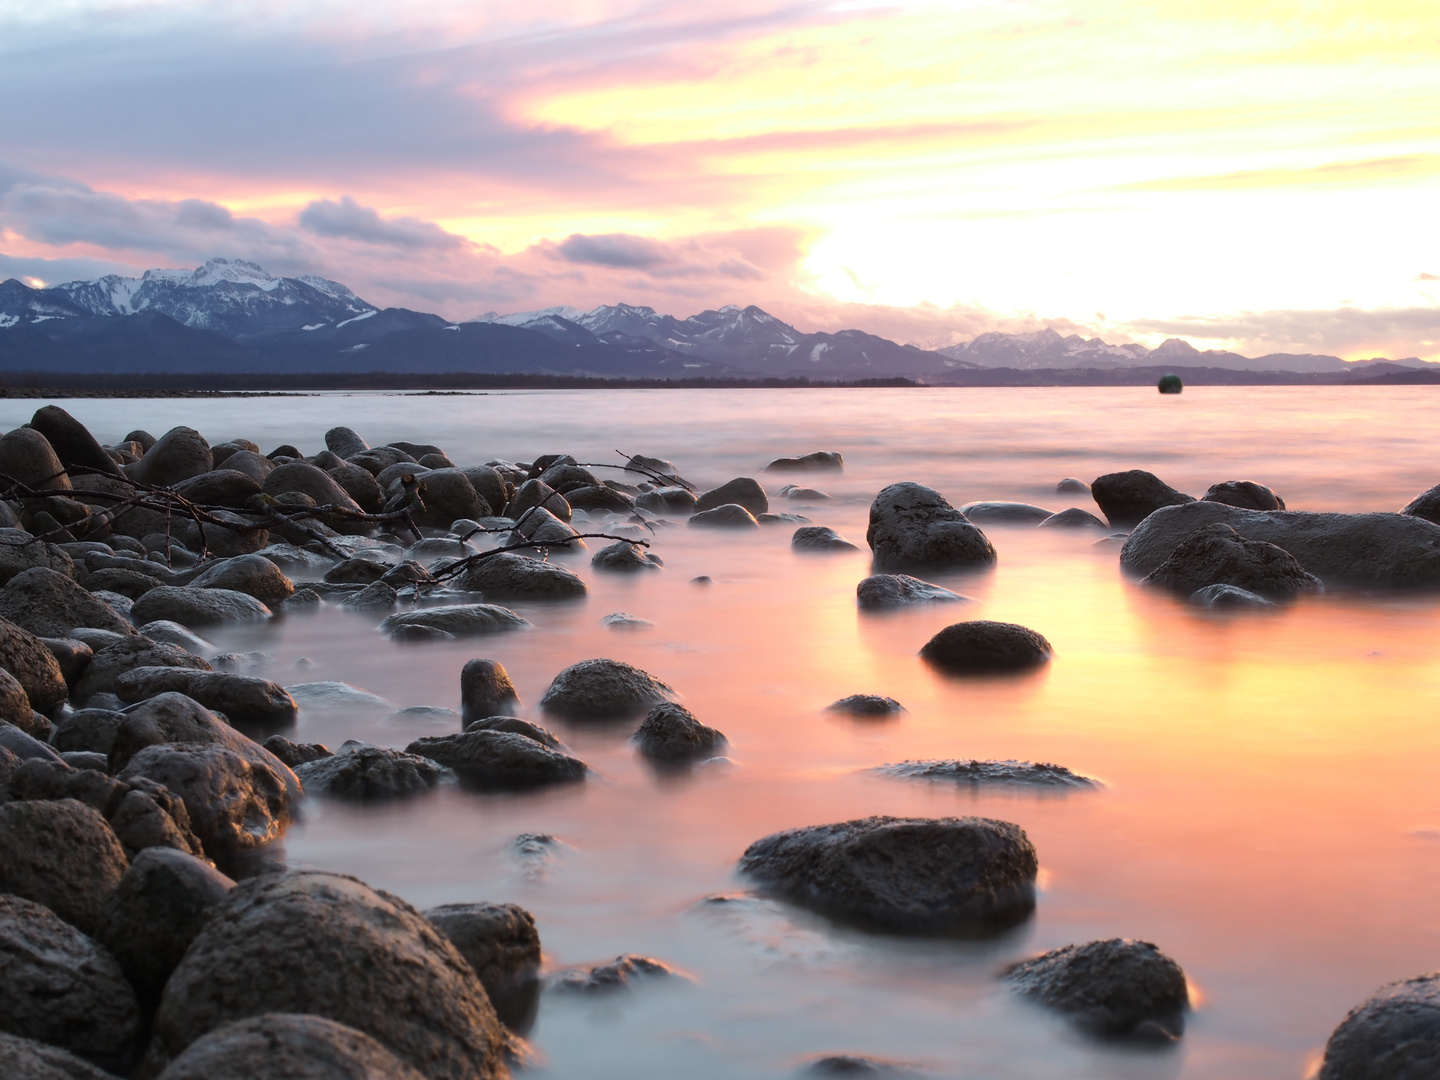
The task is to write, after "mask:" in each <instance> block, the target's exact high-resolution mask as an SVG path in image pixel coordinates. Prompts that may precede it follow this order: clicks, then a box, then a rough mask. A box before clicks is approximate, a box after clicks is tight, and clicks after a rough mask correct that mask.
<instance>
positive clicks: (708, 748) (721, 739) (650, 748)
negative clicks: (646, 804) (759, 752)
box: [635, 701, 726, 762]
mask: <svg viewBox="0 0 1440 1080" xmlns="http://www.w3.org/2000/svg"><path fill="white" fill-rule="evenodd" d="M635 744H636V746H637V747H639V750H640V753H642V754H644V755H645V756H646V757H647V758H650V759H651V760H653V761H659V762H685V761H693V760H695V759H696V758H706V757H714V756H715V755H716V754H719V753H723V752H724V748H725V745H726V739H725V736H724V735H723V734H722V733H721V732H719V731H717V730H716V729H715V728H712V727H706V726H705V725H704V724H702V723H700V721H699V720H697V719H696V718H695V714H694V713H692V712H691V711H690V710H689V709H687V708H685V706H684V705H678V704H676V703H675V702H673V701H662V702H661V703H660V704H659V705H656V706H655V707H654V708H653V709H651V710H650V712H649V713H648V714H647V715H646V717H645V720H644V722H643V723H641V725H640V729H639V730H638V731H637V732H635Z"/></svg>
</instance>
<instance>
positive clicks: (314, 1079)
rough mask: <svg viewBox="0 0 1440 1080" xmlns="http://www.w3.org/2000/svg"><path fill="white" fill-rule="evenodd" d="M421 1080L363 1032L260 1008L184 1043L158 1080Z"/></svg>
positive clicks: (420, 1077) (314, 1017)
mask: <svg viewBox="0 0 1440 1080" xmlns="http://www.w3.org/2000/svg"><path fill="white" fill-rule="evenodd" d="M256 1077H276V1078H280V1077H283V1078H284V1080H423V1077H422V1074H420V1073H419V1072H417V1071H416V1070H415V1069H413V1068H412V1067H411V1066H410V1065H408V1064H406V1063H405V1062H404V1061H401V1060H400V1059H399V1058H398V1057H396V1056H395V1055H394V1054H392V1053H391V1052H390V1051H389V1050H387V1049H386V1048H385V1047H384V1046H382V1045H380V1043H378V1042H376V1041H375V1040H374V1039H372V1038H371V1037H370V1036H369V1035H366V1034H365V1033H364V1032H361V1031H356V1030H355V1029H354V1028H352V1027H348V1026H346V1025H345V1024H337V1023H336V1022H335V1021H333V1020H326V1019H324V1018H323V1017H319V1016H310V1015H306V1014H301V1013H262V1014H261V1015H259V1016H251V1017H247V1018H246V1019H244V1020H235V1021H232V1022H231V1023H228V1024H222V1025H221V1026H220V1027H218V1028H216V1029H215V1030H214V1031H210V1032H206V1033H205V1034H204V1035H202V1036H200V1038H198V1039H196V1040H195V1041H194V1042H193V1043H191V1044H190V1045H189V1046H187V1047H186V1048H185V1050H184V1051H183V1052H182V1053H181V1054H180V1056H179V1057H178V1058H176V1059H175V1060H174V1061H173V1062H171V1063H170V1065H169V1067H167V1068H166V1069H165V1071H164V1072H163V1073H161V1074H160V1077H159V1080H255V1078H256Z"/></svg>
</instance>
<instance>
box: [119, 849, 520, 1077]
mask: <svg viewBox="0 0 1440 1080" xmlns="http://www.w3.org/2000/svg"><path fill="white" fill-rule="evenodd" d="M284 1011H293V1012H301V1011H304V1012H306V1013H309V1014H312V1015H316V1016H322V1017H325V1018H327V1019H330V1020H334V1021H336V1022H337V1023H342V1024H347V1025H349V1026H350V1027H353V1028H355V1029H357V1030H359V1031H364V1032H366V1033H368V1034H369V1035H370V1036H372V1037H373V1038H374V1039H376V1040H377V1041H378V1042H380V1043H381V1044H382V1045H384V1046H386V1047H387V1048H388V1049H389V1050H390V1051H391V1052H393V1053H394V1054H396V1055H397V1056H398V1057H400V1058H401V1059H402V1060H404V1061H406V1062H408V1063H409V1064H411V1065H413V1066H414V1067H415V1068H417V1069H419V1070H422V1071H423V1073H424V1075H425V1076H427V1077H429V1078H430V1080H501V1078H503V1077H504V1076H505V1072H506V1070H505V1067H504V1062H503V1048H504V1035H503V1032H502V1029H501V1027H500V1025H499V1022H498V1021H497V1020H496V1018H495V1012H494V1009H493V1008H492V1007H491V1005H490V1002H489V1000H488V999H487V998H486V995H485V990H484V987H483V986H482V985H481V984H480V980H479V978H478V977H477V976H476V974H475V972H474V970H473V969H472V968H471V967H470V965H469V964H467V963H466V962H465V960H464V958H463V957H461V956H460V954H459V953H458V952H457V951H456V950H455V947H454V946H453V945H451V944H450V943H449V941H447V940H446V939H445V938H444V937H443V936H442V935H441V934H440V933H439V932H438V931H437V930H435V929H434V928H433V927H432V926H431V925H430V924H429V923H428V922H427V921H426V920H425V919H424V918H423V917H422V916H421V915H420V914H419V912H417V911H415V909H414V908H412V907H410V906H409V905H408V904H406V903H405V902H404V901H403V900H401V899H399V898H398V897H395V896H391V895H389V894H388V893H383V892H380V891H378V890H372V889H370V888H369V887H368V886H366V885H364V884H362V883H361V882H359V881H357V880H355V879H354V878H350V877H344V876H341V875H339V874H327V873H320V872H315V871H306V872H289V873H277V874H266V875H263V876H261V877H258V878H252V879H250V880H248V881H244V882H242V883H240V884H239V885H237V886H236V887H235V888H234V889H233V890H232V891H231V893H230V895H229V897H227V899H226V900H225V901H224V902H223V903H222V904H221V905H220V907H219V908H218V909H217V911H216V912H215V915H214V917H212V918H211V919H210V921H209V922H207V923H206V924H205V927H204V929H202V930H201V931H200V934H199V936H198V937H197V938H196V939H195V941H194V943H193V944H192V945H191V946H190V949H189V951H188V952H187V953H186V954H185V958H184V959H183V960H182V961H181V962H180V966H179V967H177V968H176V969H175V973H174V974H173V975H171V977H170V981H169V983H168V984H167V985H166V987H165V994H164V997H163V998H162V999H161V1002H160V1008H159V1011H158V1012H157V1014H156V1017H155V1041H154V1043H153V1044H152V1047H151V1051H150V1053H149V1054H147V1064H149V1065H150V1066H151V1068H152V1070H153V1069H154V1068H155V1067H156V1066H159V1065H162V1064H164V1063H165V1062H166V1059H168V1058H171V1057H175V1056H178V1055H179V1054H180V1052H181V1051H182V1050H184V1048H186V1047H188V1046H189V1045H190V1044H191V1043H193V1042H194V1041H195V1040H196V1039H198V1038H199V1037H200V1036H201V1035H203V1034H204V1033H206V1032H209V1031H213V1030H214V1029H215V1028H217V1027H218V1026H219V1025H221V1024H223V1023H225V1022H226V1021H230V1020H236V1019H242V1018H245V1017H247V1016H254V1015H255V1014H259V1013H265V1012H284ZM331 1075H333V1074H331ZM341 1075H344V1074H341ZM362 1075H363V1074H362ZM382 1075H383V1074H382Z"/></svg>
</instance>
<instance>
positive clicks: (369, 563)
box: [325, 555, 395, 585]
mask: <svg viewBox="0 0 1440 1080" xmlns="http://www.w3.org/2000/svg"><path fill="white" fill-rule="evenodd" d="M394 569H395V564H394V563H392V562H389V561H387V560H385V559H381V558H379V557H377V556H367V555H357V556H355V557H354V558H352V559H346V560H344V561H343V562H339V563H336V564H335V565H334V566H332V567H331V568H330V569H329V570H327V571H325V580H326V581H328V582H329V583H330V584H332V585H369V584H370V583H371V582H373V581H379V580H380V579H381V578H383V577H384V576H385V575H386V574H388V573H389V572H390V571H391V570H394Z"/></svg>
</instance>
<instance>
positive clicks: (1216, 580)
mask: <svg viewBox="0 0 1440 1080" xmlns="http://www.w3.org/2000/svg"><path fill="white" fill-rule="evenodd" d="M1145 584H1147V585H1157V586H1159V587H1160V588H1162V589H1168V590H1169V591H1171V592H1173V593H1176V594H1178V595H1180V596H1184V597H1189V596H1191V595H1192V594H1194V593H1196V592H1198V591H1199V590H1200V589H1203V588H1206V587H1207V586H1210V585H1230V586H1233V587H1235V588H1237V589H1244V590H1245V591H1246V592H1249V593H1253V594H1255V595H1257V596H1262V597H1265V598H1267V599H1271V600H1291V599H1294V598H1295V597H1296V596H1298V595H1299V594H1300V593H1302V592H1314V591H1317V590H1319V589H1321V588H1322V587H1323V586H1321V584H1320V579H1319V578H1317V577H1315V575H1313V574H1311V573H1308V572H1307V571H1306V569H1305V568H1304V567H1303V566H1301V565H1300V564H1299V563H1298V562H1296V561H1295V557H1294V556H1293V555H1291V554H1290V553H1289V552H1288V551H1286V550H1284V549H1283V548H1278V547H1276V546H1275V545H1274V544H1267V543H1266V542H1265V541H1263V540H1246V539H1245V538H1244V537H1243V536H1241V535H1240V534H1239V533H1237V532H1236V531H1235V530H1234V529H1233V528H1231V527H1230V526H1229V525H1225V524H1221V523H1219V522H1216V523H1215V524H1214V525H1207V526H1205V528H1203V529H1198V530H1196V531H1195V532H1193V533H1191V534H1190V535H1189V536H1188V537H1186V538H1185V539H1184V540H1183V541H1181V542H1180V544H1179V545H1178V546H1177V547H1176V548H1175V550H1174V551H1172V552H1171V553H1170V556H1169V558H1167V559H1166V560H1165V561H1164V562H1163V563H1161V564H1160V565H1159V566H1157V567H1156V568H1155V569H1154V570H1152V571H1150V573H1149V574H1148V575H1146V577H1145Z"/></svg>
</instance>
